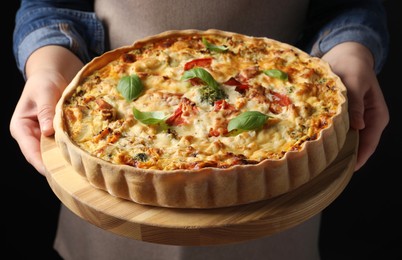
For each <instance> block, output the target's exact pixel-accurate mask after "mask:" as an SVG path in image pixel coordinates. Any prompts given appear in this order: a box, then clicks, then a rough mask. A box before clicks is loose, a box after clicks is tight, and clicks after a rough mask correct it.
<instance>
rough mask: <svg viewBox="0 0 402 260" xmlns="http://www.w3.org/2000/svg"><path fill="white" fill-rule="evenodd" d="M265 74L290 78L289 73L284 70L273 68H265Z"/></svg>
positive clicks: (279, 77) (284, 78)
mask: <svg viewBox="0 0 402 260" xmlns="http://www.w3.org/2000/svg"><path fill="white" fill-rule="evenodd" d="M262 72H263V73H264V74H265V75H267V76H270V77H272V78H277V79H281V80H288V74H287V73H286V72H284V71H282V70H277V69H271V70H263V71H262Z"/></svg>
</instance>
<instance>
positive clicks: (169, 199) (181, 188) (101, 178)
mask: <svg viewBox="0 0 402 260" xmlns="http://www.w3.org/2000/svg"><path fill="white" fill-rule="evenodd" d="M189 35H196V36H207V35H219V36H224V37H232V36H235V37H241V38H243V39H244V40H245V41H247V40H252V39H256V38H253V37H250V36H246V35H240V34H236V33H232V32H225V31H219V30H214V29H211V30H207V31H200V30H181V31H167V32H164V33H161V34H158V35H155V36H152V37H148V38H145V39H142V40H139V41H136V42H135V43H133V45H132V46H125V47H122V48H118V49H115V50H111V51H109V52H107V53H105V54H103V55H101V56H99V57H97V58H95V59H93V60H92V61H91V62H89V63H88V64H86V65H85V66H84V67H83V68H82V69H81V70H80V71H79V73H78V74H77V75H76V76H75V78H74V79H73V80H72V82H71V83H70V84H69V85H68V87H67V88H66V89H65V91H64V92H63V95H62V97H61V99H60V100H59V102H58V104H57V106H56V114H55V119H54V127H55V141H56V143H57V145H58V147H59V149H60V150H61V152H62V154H63V156H64V158H65V159H66V160H67V162H68V163H69V164H71V165H72V167H73V168H74V170H75V171H76V172H77V173H79V174H80V175H82V176H83V177H85V178H86V179H87V180H88V182H89V183H90V184H91V185H93V186H94V187H96V188H98V189H102V190H104V191H106V192H108V193H109V194H111V195H113V196H116V197H120V198H123V199H127V200H130V201H133V202H135V203H139V204H144V205H154V206H161V207H171V208H217V207H227V206H235V205H241V204H247V203H252V202H256V201H261V200H266V199H269V198H273V197H276V196H279V195H281V194H284V193H287V192H290V191H292V190H294V189H296V188H298V187H300V186H301V185H303V184H306V183H307V182H309V181H310V180H311V179H313V178H314V177H315V176H317V175H318V174H320V173H321V172H322V171H323V170H324V169H325V168H326V167H327V166H328V165H329V164H330V163H331V162H332V161H333V160H334V159H335V158H336V156H337V155H338V153H339V151H340V149H341V148H342V146H343V144H344V142H345V139H346V134H347V132H348V130H349V116H348V112H347V95H346V88H345V86H344V85H343V83H342V82H341V80H340V79H339V77H338V76H336V75H335V74H334V73H333V72H332V71H331V69H330V67H329V65H328V64H327V63H326V62H324V61H323V60H321V59H318V58H313V57H310V56H308V54H306V53H304V52H302V51H300V50H299V49H297V48H295V47H293V46H291V45H288V44H285V43H281V42H278V41H275V40H272V39H268V38H258V39H262V40H263V41H265V42H266V43H268V44H271V43H272V44H275V45H276V46H281V47H283V48H284V49H292V50H293V51H294V52H296V53H297V54H298V55H299V56H300V57H304V58H306V59H312V60H313V61H314V63H316V64H317V66H318V67H320V68H321V70H323V71H325V73H326V74H327V75H328V76H330V77H332V78H334V79H335V84H334V86H333V87H335V88H337V91H338V92H339V105H338V107H337V111H336V113H335V114H334V115H333V117H332V120H331V121H330V123H329V124H328V126H326V127H325V128H324V129H322V130H320V132H319V133H317V135H316V138H315V139H313V140H308V141H305V142H303V144H302V145H301V147H300V149H297V150H295V151H287V152H286V153H285V154H284V156H283V157H282V158H280V159H264V160H262V161H261V162H259V163H257V164H246V165H234V166H231V167H228V168H216V167H204V168H199V169H175V170H159V169H157V170H153V169H142V168H136V167H133V166H130V165H118V164H115V163H111V162H108V161H106V160H103V159H101V158H98V157H96V156H94V155H92V154H90V153H89V152H88V151H84V150H83V149H82V148H81V147H79V146H78V145H77V144H76V143H75V142H74V141H73V140H72V138H71V136H70V135H69V131H68V127H67V125H66V119H65V111H64V109H63V107H64V105H65V104H66V103H68V100H69V98H70V97H71V96H72V95H73V93H75V92H76V90H77V87H78V86H80V84H81V82H82V81H83V79H85V78H86V77H88V76H89V75H91V74H92V73H93V72H94V71H96V70H99V69H101V68H102V67H104V66H106V65H107V64H108V63H110V62H112V61H115V60H117V59H119V58H120V57H121V56H122V55H123V54H124V53H127V52H128V51H130V50H133V49H136V48H139V47H141V46H143V45H144V44H146V43H148V42H153V41H156V40H158V39H161V38H168V37H173V36H174V37H177V36H189Z"/></svg>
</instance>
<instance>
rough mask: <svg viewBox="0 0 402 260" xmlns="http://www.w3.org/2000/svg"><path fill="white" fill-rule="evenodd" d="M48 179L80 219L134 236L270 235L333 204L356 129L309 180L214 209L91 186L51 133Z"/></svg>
mask: <svg viewBox="0 0 402 260" xmlns="http://www.w3.org/2000/svg"><path fill="white" fill-rule="evenodd" d="M41 145H42V157H43V161H44V164H45V166H46V169H47V171H48V172H47V174H46V175H47V176H46V177H47V181H48V183H49V185H50V187H51V188H52V190H53V192H54V193H55V194H56V196H57V197H58V198H59V199H60V200H61V202H62V203H64V205H65V206H67V207H68V208H69V209H70V210H72V211H73V212H74V213H75V214H77V215H78V216H80V217H81V218H83V219H84V220H86V221H88V222H90V223H92V224H94V225H96V226H98V227H100V228H102V229H104V230H108V231H110V232H113V233H116V234H119V235H122V236H125V237H129V238H132V239H136V240H141V241H146V242H152V243H159V244H169V245H183V246H191V245H216V244H227V243H236V242H241V241H246V240H250V239H256V238H259V237H263V236H267V235H272V234H275V233H277V232H281V231H283V230H286V229H288V228H291V227H293V226H295V225H297V224H300V223H302V222H304V221H305V220H307V219H309V218H310V217H312V216H314V215H315V214H317V213H319V212H321V211H322V210H323V209H324V208H326V207H327V206H328V205H329V204H330V203H332V202H333V201H334V200H335V199H336V198H337V197H338V196H339V194H340V193H341V192H342V191H343V190H344V188H345V187H346V186H347V184H348V183H349V181H350V179H351V177H352V175H353V172H354V166H355V161H356V153H357V146H358V133H357V132H356V131H349V133H348V136H347V139H346V143H345V145H344V147H343V149H342V151H341V152H340V154H339V156H338V157H337V158H336V160H335V161H334V162H333V163H332V164H331V165H330V166H328V168H327V169H325V170H324V171H323V172H322V173H321V174H319V175H318V176H317V177H316V178H315V179H313V180H312V181H310V182H309V183H307V184H305V185H303V186H301V187H299V188H297V189H296V190H294V191H292V192H289V193H286V194H284V195H281V196H279V197H276V198H273V199H269V200H266V201H261V202H256V203H251V204H248V205H241V206H234V207H228V208H218V209H171V208H162V207H154V206H145V205H140V204H137V203H134V202H131V201H127V200H124V199H120V198H116V197H114V196H112V195H110V194H109V193H107V192H105V191H103V190H99V189H96V188H94V187H93V186H91V185H90V184H89V183H88V182H87V181H86V179H85V178H84V177H82V176H81V175H79V174H78V173H77V172H75V171H74V169H73V168H72V167H71V166H70V165H69V164H68V163H67V161H65V160H64V158H63V157H62V154H61V152H60V151H59V149H58V147H57V145H56V143H55V141H54V138H53V137H42V141H41Z"/></svg>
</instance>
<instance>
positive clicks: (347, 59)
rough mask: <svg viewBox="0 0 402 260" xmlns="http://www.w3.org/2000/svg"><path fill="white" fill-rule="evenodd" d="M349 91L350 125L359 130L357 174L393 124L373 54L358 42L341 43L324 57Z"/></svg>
mask: <svg viewBox="0 0 402 260" xmlns="http://www.w3.org/2000/svg"><path fill="white" fill-rule="evenodd" d="M322 58H323V60H326V61H327V62H328V63H329V64H330V65H331V67H332V70H333V71H334V72H335V73H336V74H337V75H339V76H340V77H341V79H342V81H343V83H344V84H345V86H346V88H347V89H348V105H349V116H350V126H351V128H352V129H356V130H358V131H359V148H358V155H357V162H356V166H355V171H357V170H359V169H360V168H361V167H362V166H363V165H364V164H365V163H366V162H367V160H368V159H369V158H370V156H371V155H372V154H373V153H374V151H375V150H376V148H377V146H378V143H379V141H380V138H381V135H382V133H383V131H384V129H385V127H386V126H387V124H388V122H389V111H388V107H387V104H386V102H385V99H384V95H383V93H382V91H381V88H380V85H379V83H378V80H377V75H376V73H375V71H374V61H373V57H372V54H371V52H370V51H369V50H368V49H367V48H366V47H365V46H363V45H361V44H359V43H355V42H346V43H342V44H339V45H337V46H335V47H334V48H332V49H331V50H330V51H329V52H327V53H326V54H325V55H324V56H323V57H322Z"/></svg>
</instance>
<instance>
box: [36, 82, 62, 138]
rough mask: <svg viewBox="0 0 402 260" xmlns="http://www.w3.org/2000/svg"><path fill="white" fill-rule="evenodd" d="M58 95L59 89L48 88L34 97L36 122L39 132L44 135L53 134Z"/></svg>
mask: <svg viewBox="0 0 402 260" xmlns="http://www.w3.org/2000/svg"><path fill="white" fill-rule="evenodd" d="M59 97H60V91H59V89H58V88H48V89H47V91H46V92H43V93H41V94H40V95H38V97H37V99H36V100H37V103H36V106H37V117H38V122H39V126H40V129H41V133H42V134H43V135H45V136H50V135H52V134H54V128H53V118H54V114H55V106H56V104H57V101H58V99H59Z"/></svg>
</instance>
